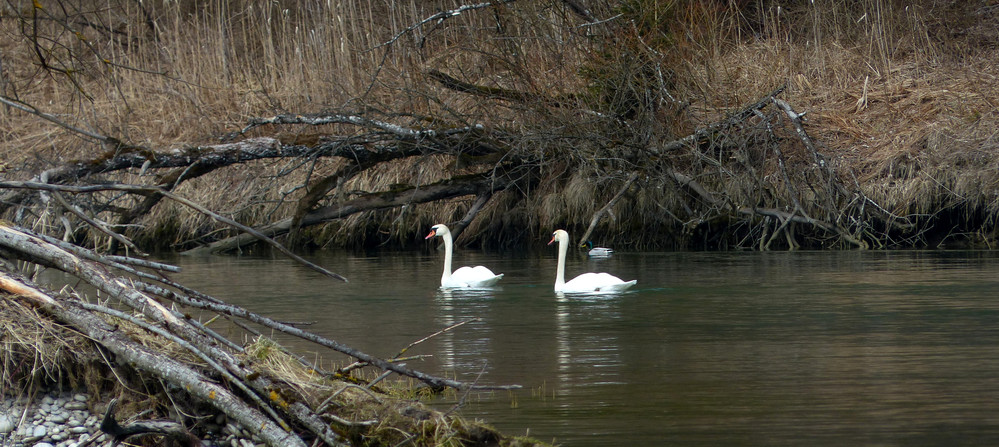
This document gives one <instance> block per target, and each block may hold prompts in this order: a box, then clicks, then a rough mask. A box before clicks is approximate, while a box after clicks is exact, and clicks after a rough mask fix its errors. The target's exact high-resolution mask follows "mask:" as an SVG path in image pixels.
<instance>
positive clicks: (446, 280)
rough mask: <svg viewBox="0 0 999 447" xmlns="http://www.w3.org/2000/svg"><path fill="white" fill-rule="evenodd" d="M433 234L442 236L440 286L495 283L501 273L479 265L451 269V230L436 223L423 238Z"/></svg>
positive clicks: (475, 285) (459, 286) (428, 237)
mask: <svg viewBox="0 0 999 447" xmlns="http://www.w3.org/2000/svg"><path fill="white" fill-rule="evenodd" d="M434 236H440V237H442V238H444V274H443V275H441V288H445V289H454V288H461V287H489V286H491V285H493V284H496V282H497V281H499V280H500V278H502V277H503V274H502V273H500V274H499V275H497V274H494V273H493V272H492V271H491V270H489V269H487V268H485V267H483V266H481V265H479V266H475V267H462V268H459V269H458V270H455V271H454V272H452V271H451V251H452V250H453V245H454V242H453V241H452V240H451V230H448V229H447V226H446V225H444V224H437V225H434V226H433V227H431V228H430V234H428V235H427V237H425V238H424V239H430V238H432V237H434Z"/></svg>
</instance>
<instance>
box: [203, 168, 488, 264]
mask: <svg viewBox="0 0 999 447" xmlns="http://www.w3.org/2000/svg"><path fill="white" fill-rule="evenodd" d="M505 186H506V181H505V180H503V179H494V178H489V177H482V176H471V177H466V178H462V179H456V180H447V181H443V182H438V183H433V184H430V185H423V186H419V187H416V186H410V187H404V188H401V189H399V190H397V191H388V192H379V193H371V194H365V195H362V196H360V197H357V198H355V199H352V200H348V201H346V202H343V203H342V204H339V205H334V206H326V207H322V208H318V209H315V210H312V211H309V212H308V213H306V214H305V215H304V216H302V218H301V220H300V223H298V226H299V227H308V226H311V225H318V224H321V223H324V222H329V221H332V220H335V219H340V218H343V217H346V216H349V215H351V214H355V213H359V212H362V211H370V210H378V209H384V208H393V207H397V206H402V205H413V204H418V203H426V202H432V201H437V200H443V199H448V198H453V197H461V196H466V195H470V194H491V192H492V191H494V190H496V189H501V188H503V187H505ZM473 209H474V208H473ZM473 215H474V214H473ZM295 227H296V225H295V222H294V220H293V219H291V218H288V219H283V220H280V221H277V222H274V223H272V224H269V225H266V226H263V227H261V228H258V229H257V230H258V231H259V232H260V233H262V234H263V235H265V236H267V237H271V238H273V237H276V236H280V235H282V234H286V233H288V232H289V231H291V230H292V229H293V228H295ZM254 242H255V240H254V238H252V237H249V236H247V235H238V236H234V237H231V238H227V239H222V240H220V241H217V242H213V243H211V244H208V245H206V246H204V247H199V248H195V249H192V250H188V251H186V252H184V253H186V254H194V253H202V252H227V251H232V250H236V249H238V248H239V247H241V246H246V245H249V244H251V243H254Z"/></svg>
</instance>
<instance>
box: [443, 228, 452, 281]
mask: <svg viewBox="0 0 999 447" xmlns="http://www.w3.org/2000/svg"><path fill="white" fill-rule="evenodd" d="M443 238H444V274H443V275H441V281H447V280H449V279H451V250H453V248H452V245H453V244H454V242H453V241H451V233H444V235H443Z"/></svg>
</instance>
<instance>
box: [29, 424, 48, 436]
mask: <svg viewBox="0 0 999 447" xmlns="http://www.w3.org/2000/svg"><path fill="white" fill-rule="evenodd" d="M45 433H48V430H46V429H45V426H44V425H36V426H35V428H34V429H32V430H31V436H45Z"/></svg>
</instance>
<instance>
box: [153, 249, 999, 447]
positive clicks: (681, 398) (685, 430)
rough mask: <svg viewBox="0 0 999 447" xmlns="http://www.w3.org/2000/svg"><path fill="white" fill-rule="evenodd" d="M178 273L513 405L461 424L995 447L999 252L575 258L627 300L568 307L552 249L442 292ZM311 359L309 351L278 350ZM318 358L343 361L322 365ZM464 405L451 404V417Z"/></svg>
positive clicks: (508, 260) (487, 403)
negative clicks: (495, 277) (495, 282)
mask: <svg viewBox="0 0 999 447" xmlns="http://www.w3.org/2000/svg"><path fill="white" fill-rule="evenodd" d="M312 260H314V261H315V262H318V263H320V264H322V265H324V266H325V267H327V268H329V269H331V270H333V271H335V272H337V273H340V274H343V275H345V276H347V277H348V278H349V279H350V281H351V282H350V283H348V284H343V283H339V282H336V281H332V280H328V279H325V278H322V277H320V276H319V275H317V274H315V273H313V272H311V271H309V270H307V269H305V268H302V267H300V266H298V265H295V264H293V263H291V262H289V261H286V260H284V259H260V258H245V257H244V258H236V257H210V258H178V259H172V261H173V262H176V263H178V264H179V265H181V266H182V267H184V272H183V273H181V274H178V275H175V276H174V278H175V279H177V280H179V281H180V282H182V283H185V284H187V285H189V286H192V287H194V288H196V289H199V290H202V291H204V292H207V293H210V294H212V295H215V296H216V297H219V298H222V299H225V300H227V301H230V302H233V303H236V304H240V305H242V306H245V307H247V308H249V309H251V310H253V311H256V312H259V313H262V314H266V315H269V316H271V317H274V318H277V319H281V320H290V321H309V322H314V324H313V325H312V326H310V327H309V329H310V330H312V331H314V332H317V333H319V334H322V335H324V336H327V337H329V338H332V339H334V340H337V341H340V342H343V343H346V344H348V345H350V346H353V347H355V348H357V349H360V350H363V351H365V352H368V353H370V354H374V355H379V356H384V357H391V356H393V355H395V354H396V353H397V352H398V351H399V350H400V349H402V348H403V347H405V346H407V345H408V344H410V343H412V342H414V341H416V340H418V339H421V338H423V337H425V336H427V335H429V334H432V333H434V332H436V331H438V330H439V329H441V328H444V327H446V326H449V325H451V324H454V323H457V322H460V321H465V320H469V319H473V318H478V319H479V320H478V321H475V322H472V323H469V324H466V325H464V326H462V327H460V328H458V329H456V330H453V331H450V332H447V333H445V334H442V335H438V336H436V337H434V338H432V339H431V340H429V341H427V342H425V343H422V344H420V345H417V347H415V348H413V349H411V350H410V351H409V352H407V354H429V355H432V357H430V358H428V359H426V360H422V361H420V360H416V361H411V362H410V363H409V365H408V366H410V367H413V368H416V369H420V370H423V371H426V372H428V373H433V374H438V375H447V376H456V377H457V378H459V379H461V380H466V381H475V380H478V383H481V384H520V385H523V387H524V389H522V390H519V391H515V392H506V391H504V392H495V393H481V394H476V395H473V396H470V397H469V399H468V401H467V402H466V404H465V406H464V407H463V408H462V410H461V411H462V414H463V415H465V416H466V417H472V418H479V419H482V420H485V421H487V422H489V423H491V424H493V425H494V426H496V427H497V428H499V429H501V430H502V431H504V432H505V433H508V434H525V433H529V434H530V435H531V436H534V437H536V438H539V439H541V440H546V441H555V442H557V443H559V444H561V445H565V446H617V445H683V446H691V445H704V446H720V445H725V446H738V445H754V446H755V445H796V446H797V445H830V446H843V445H900V446H911V445H995V444H997V443H999V299H997V298H999V254H997V253H991V252H798V253H618V254H616V255H615V256H614V257H613V258H610V259H607V260H600V261H597V260H589V259H586V258H585V257H584V256H578V257H576V258H574V259H570V260H569V263H568V265H567V272H568V276H570V277H572V276H575V275H576V274H578V273H582V272H584V271H606V272H610V273H613V274H615V275H618V276H620V277H621V278H622V279H626V280H627V279H638V285H637V286H636V288H635V289H633V291H631V292H628V293H625V294H620V295H611V296H589V297H573V296H568V297H560V296H556V294H555V293H554V292H553V291H552V284H553V282H554V275H555V273H554V270H555V253H554V249H553V250H550V252H548V251H544V252H538V253H534V254H495V253H493V254H483V253H479V252H473V251H467V250H459V251H458V252H457V253H456V266H460V265H470V264H483V265H487V266H489V267H490V268H491V269H493V271H496V272H503V273H505V274H506V277H505V278H504V279H503V280H502V281H501V282H500V284H501V286H500V287H497V288H495V289H493V290H488V291H477V292H457V291H456V292H451V293H447V292H442V291H440V290H438V289H437V286H438V285H439V281H440V275H441V268H442V261H443V255H442V254H440V253H437V252H430V251H425V252H423V253H419V252H413V253H394V252H393V253H378V254H376V255H370V256H365V255H362V254H349V253H328V254H324V255H321V256H316V257H313V258H312ZM278 338H279V339H280V340H281V341H282V342H284V343H286V344H290V345H292V346H294V347H296V348H298V349H300V350H302V351H315V350H316V349H315V348H314V347H312V346H309V345H306V344H304V343H301V342H298V341H295V340H293V339H287V338H281V337H278ZM320 355H321V356H322V357H324V358H327V359H332V360H337V361H340V360H342V357H339V356H337V355H335V354H332V353H329V352H323V353H321V354H320ZM451 404H453V402H441V403H440V405H441V408H448V407H449V405H451Z"/></svg>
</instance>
